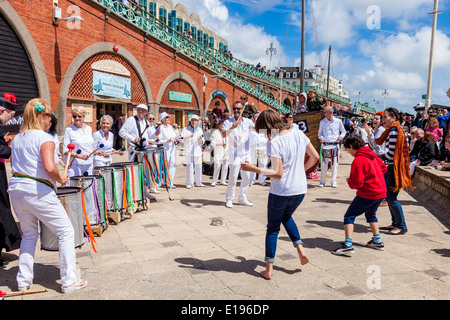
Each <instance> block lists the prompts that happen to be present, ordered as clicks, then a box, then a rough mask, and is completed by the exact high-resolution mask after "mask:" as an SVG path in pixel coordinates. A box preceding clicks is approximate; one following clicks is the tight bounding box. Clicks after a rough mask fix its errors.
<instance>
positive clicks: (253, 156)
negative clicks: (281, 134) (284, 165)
mask: <svg viewBox="0 0 450 320" xmlns="http://www.w3.org/2000/svg"><path fill="white" fill-rule="evenodd" d="M258 116H259V113H257V114H255V115H254V116H253V122H254V123H256V120H257V119H258ZM267 143H268V141H267V138H266V137H265V135H264V133H261V132H260V133H258V132H256V130H255V128H253V129H252V130H251V131H250V138H249V145H250V162H251V163H252V164H253V165H255V166H257V167H259V168H262V169H267V164H268V163H269V157H268V156H267ZM258 182H259V184H261V185H263V186H265V185H267V183H266V177H265V176H263V175H262V174H260V175H258ZM255 183H256V172H251V173H250V185H253V184H255Z"/></svg>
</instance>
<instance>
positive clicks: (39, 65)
mask: <svg viewBox="0 0 450 320" xmlns="http://www.w3.org/2000/svg"><path fill="white" fill-rule="evenodd" d="M0 12H1V13H2V14H3V16H4V17H5V19H6V20H7V21H8V23H9V24H10V25H11V27H12V28H13V29H14V32H15V33H16V35H17V36H18V37H19V39H20V41H21V42H22V45H23V47H24V49H25V51H26V53H27V55H28V58H29V59H30V61H31V62H32V63H31V66H32V68H33V71H34V76H35V78H36V83H37V88H38V91H39V97H40V98H41V99H43V100H44V101H46V102H47V103H51V96H50V86H49V83H48V79H47V74H46V72H45V67H44V63H43V61H42V57H41V55H40V53H39V50H38V48H37V46H36V43H35V41H34V40H33V37H32V36H31V33H30V32H29V31H28V29H27V27H26V25H25V24H24V23H23V21H22V19H21V18H20V16H19V15H18V14H17V12H16V10H14V8H13V6H12V5H11V4H10V3H9V2H8V1H0Z"/></svg>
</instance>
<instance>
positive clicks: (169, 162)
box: [166, 146, 177, 184]
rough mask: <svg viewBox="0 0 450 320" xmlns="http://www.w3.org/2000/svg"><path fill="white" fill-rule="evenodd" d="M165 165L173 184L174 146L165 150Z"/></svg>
mask: <svg viewBox="0 0 450 320" xmlns="http://www.w3.org/2000/svg"><path fill="white" fill-rule="evenodd" d="M166 157H167V165H168V167H169V168H168V170H169V175H170V179H171V180H172V184H175V172H176V170H177V149H176V148H175V146H174V147H173V148H170V149H169V150H167V151H166Z"/></svg>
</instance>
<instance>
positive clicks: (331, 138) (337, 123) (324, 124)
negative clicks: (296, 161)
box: [319, 106, 347, 188]
mask: <svg viewBox="0 0 450 320" xmlns="http://www.w3.org/2000/svg"><path fill="white" fill-rule="evenodd" d="M323 114H324V115H325V119H323V120H322V121H320V125H319V140H320V143H321V144H322V148H323V147H334V148H335V151H336V152H334V157H333V159H326V158H325V157H324V156H323V154H322V163H321V164H320V167H321V177H320V184H319V187H324V186H325V181H326V176H327V171H328V160H331V164H332V167H331V168H332V169H331V170H332V171H331V186H332V187H333V188H337V183H336V178H337V172H338V166H339V144H340V143H341V141H342V140H343V139H344V137H345V134H346V133H347V131H346V130H345V128H344V125H343V123H342V121H341V120H340V119H338V118H335V117H334V116H333V108H332V107H330V106H327V107H325V108H324V109H323Z"/></svg>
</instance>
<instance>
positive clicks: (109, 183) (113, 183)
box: [94, 165, 124, 213]
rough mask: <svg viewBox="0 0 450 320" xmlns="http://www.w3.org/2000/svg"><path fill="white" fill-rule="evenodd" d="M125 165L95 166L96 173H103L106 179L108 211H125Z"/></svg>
mask: <svg viewBox="0 0 450 320" xmlns="http://www.w3.org/2000/svg"><path fill="white" fill-rule="evenodd" d="M123 172H124V170H123V167H121V166H116V165H112V166H107V167H96V168H94V174H95V175H101V176H102V177H103V179H104V181H105V196H106V205H107V212H108V213H111V212H120V213H123V211H124V205H123V191H124V190H123Z"/></svg>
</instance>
